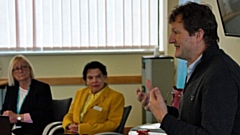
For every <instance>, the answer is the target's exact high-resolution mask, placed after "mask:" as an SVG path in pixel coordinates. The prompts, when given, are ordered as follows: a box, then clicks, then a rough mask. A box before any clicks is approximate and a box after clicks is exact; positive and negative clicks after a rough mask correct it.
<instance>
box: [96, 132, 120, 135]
mask: <svg viewBox="0 0 240 135" xmlns="http://www.w3.org/2000/svg"><path fill="white" fill-rule="evenodd" d="M95 135H123V134H120V133H117V132H102V133H97V134H95Z"/></svg>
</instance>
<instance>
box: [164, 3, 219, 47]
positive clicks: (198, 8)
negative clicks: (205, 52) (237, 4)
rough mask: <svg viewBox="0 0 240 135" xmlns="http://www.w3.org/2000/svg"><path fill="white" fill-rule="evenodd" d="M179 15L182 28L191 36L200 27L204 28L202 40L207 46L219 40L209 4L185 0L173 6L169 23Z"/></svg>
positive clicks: (215, 22)
mask: <svg viewBox="0 0 240 135" xmlns="http://www.w3.org/2000/svg"><path fill="white" fill-rule="evenodd" d="M178 16H181V19H182V21H183V25H184V28H185V29H186V30H187V31H188V32H189V35H190V36H192V35H193V34H194V33H195V32H197V31H198V30H199V29H200V28H201V29H203V30H204V36H203V38H204V41H205V43H206V45H207V46H209V45H211V44H215V43H217V42H218V41H219V37H218V34H217V27H218V24H217V21H216V18H215V16H214V14H213V12H212V10H211V8H210V6H209V5H204V4H198V3H194V2H187V3H186V4H184V5H180V6H178V7H175V9H174V10H173V11H172V13H171V15H170V16H169V20H168V22H169V24H170V23H172V22H174V21H176V18H177V17H178Z"/></svg>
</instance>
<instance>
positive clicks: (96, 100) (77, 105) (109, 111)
mask: <svg viewBox="0 0 240 135" xmlns="http://www.w3.org/2000/svg"><path fill="white" fill-rule="evenodd" d="M106 78H107V71H106V67H105V66H104V65H103V64H102V63H100V62H98V61H92V62H90V63H88V64H87V65H85V67H84V70H83V79H84V81H85V82H86V85H87V87H85V88H82V89H80V90H78V91H77V93H76V95H75V98H74V101H73V103H72V104H71V106H70V109H69V111H68V113H67V114H66V115H65V117H64V119H63V128H64V130H65V133H76V134H80V135H84V134H88V135H93V134H96V133H101V132H110V131H115V130H116V129H117V127H118V126H119V124H120V122H121V119H122V115H123V110H124V97H123V95H122V94H121V93H119V92H117V91H115V90H112V89H111V88H110V87H109V86H108V85H107V83H106Z"/></svg>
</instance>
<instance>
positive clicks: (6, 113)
mask: <svg viewBox="0 0 240 135" xmlns="http://www.w3.org/2000/svg"><path fill="white" fill-rule="evenodd" d="M3 116H8V117H9V121H10V123H17V121H18V120H17V117H18V115H17V114H16V113H14V112H13V111H10V110H7V111H4V112H3Z"/></svg>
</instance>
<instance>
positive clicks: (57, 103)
mask: <svg viewBox="0 0 240 135" xmlns="http://www.w3.org/2000/svg"><path fill="white" fill-rule="evenodd" d="M71 102H72V98H66V99H54V100H53V101H52V109H53V110H52V111H53V121H62V120H63V117H64V116H65V115H66V114H67V112H68V109H69V107H70V105H71Z"/></svg>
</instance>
